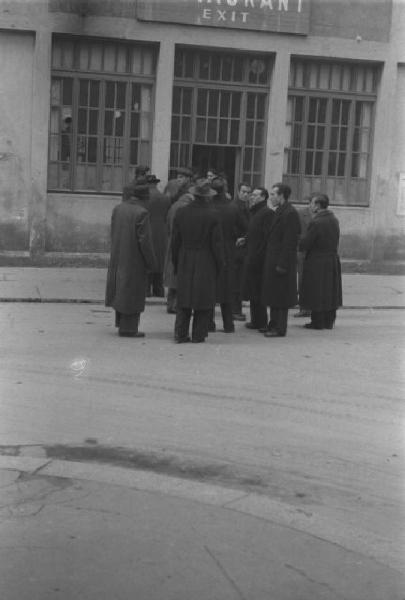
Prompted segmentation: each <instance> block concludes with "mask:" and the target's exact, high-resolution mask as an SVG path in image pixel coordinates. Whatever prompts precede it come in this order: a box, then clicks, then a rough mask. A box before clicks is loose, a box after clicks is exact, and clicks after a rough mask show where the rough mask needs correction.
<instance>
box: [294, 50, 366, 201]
mask: <svg viewBox="0 0 405 600" xmlns="http://www.w3.org/2000/svg"><path fill="white" fill-rule="evenodd" d="M377 76H378V69H377V68H376V67H375V66H369V65H367V66H365V65H363V64H362V65H357V64H345V63H326V62H314V61H304V60H293V61H292V64H291V69H290V82H289V95H288V104H287V123H286V149H285V156H284V181H285V182H286V183H288V184H289V185H290V186H291V188H292V190H293V194H294V198H295V199H296V200H298V201H299V200H302V198H303V196H305V195H307V194H309V193H310V192H311V191H315V190H322V191H325V192H326V193H327V194H328V195H329V197H330V200H331V202H332V203H334V204H341V205H357V206H367V205H368V183H369V168H370V155H371V147H372V128H373V119H374V104H375V100H376V95H377Z"/></svg>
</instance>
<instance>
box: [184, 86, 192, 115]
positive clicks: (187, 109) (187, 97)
mask: <svg viewBox="0 0 405 600" xmlns="http://www.w3.org/2000/svg"><path fill="white" fill-rule="evenodd" d="M192 98H193V91H192V90H191V89H188V88H187V89H186V88H184V89H183V105H182V112H183V114H184V115H191V103H192Z"/></svg>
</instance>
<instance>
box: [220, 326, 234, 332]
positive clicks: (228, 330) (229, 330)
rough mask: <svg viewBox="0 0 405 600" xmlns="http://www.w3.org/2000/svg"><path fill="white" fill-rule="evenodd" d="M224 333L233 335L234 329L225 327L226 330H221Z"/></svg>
mask: <svg viewBox="0 0 405 600" xmlns="http://www.w3.org/2000/svg"><path fill="white" fill-rule="evenodd" d="M221 331H223V332H224V333H235V327H227V328H226V329H221Z"/></svg>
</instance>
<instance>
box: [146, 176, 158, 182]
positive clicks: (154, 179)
mask: <svg viewBox="0 0 405 600" xmlns="http://www.w3.org/2000/svg"><path fill="white" fill-rule="evenodd" d="M146 181H147V182H148V183H159V181H160V179H158V178H157V177H156V175H154V174H152V175H146Z"/></svg>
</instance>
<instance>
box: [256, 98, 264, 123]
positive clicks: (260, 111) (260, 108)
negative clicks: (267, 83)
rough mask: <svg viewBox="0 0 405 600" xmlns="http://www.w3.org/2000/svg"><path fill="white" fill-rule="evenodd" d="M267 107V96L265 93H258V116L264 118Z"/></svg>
mask: <svg viewBox="0 0 405 600" xmlns="http://www.w3.org/2000/svg"><path fill="white" fill-rule="evenodd" d="M265 107H266V96H265V95H264V94H257V106H256V118H257V119H264V118H265V115H264V111H265Z"/></svg>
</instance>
